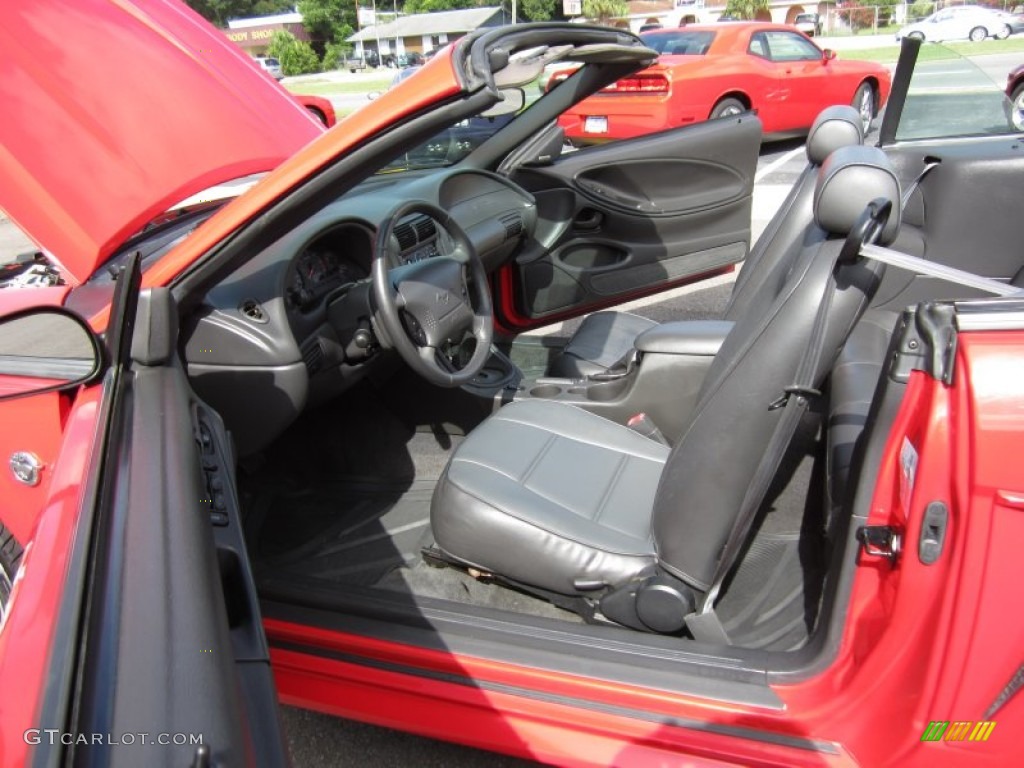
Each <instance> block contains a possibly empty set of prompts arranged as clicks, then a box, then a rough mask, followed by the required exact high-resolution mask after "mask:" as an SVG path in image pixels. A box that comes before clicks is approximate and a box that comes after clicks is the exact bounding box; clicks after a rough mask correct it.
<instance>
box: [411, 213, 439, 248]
mask: <svg viewBox="0 0 1024 768" xmlns="http://www.w3.org/2000/svg"><path fill="white" fill-rule="evenodd" d="M412 225H413V227H415V228H416V235H417V236H418V237H419V240H420V242H421V243H422V242H423V241H424V240H429V239H430V238H432V237H434V236H435V235H437V225H436V224H435V223H434V220H433V219H432V218H430V217H429V216H420V217H419V218H418V219H416V220H415V221H414V222H413V223H412Z"/></svg>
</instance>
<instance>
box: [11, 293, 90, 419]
mask: <svg viewBox="0 0 1024 768" xmlns="http://www.w3.org/2000/svg"><path fill="white" fill-rule="evenodd" d="M102 362H103V351H102V349H101V347H100V343H99V339H98V338H97V337H96V335H95V334H94V333H93V332H92V329H91V328H89V326H88V325H87V324H86V323H85V321H84V320H82V319H81V318H80V317H78V316H77V315H74V314H72V313H71V312H68V311H67V310H65V309H61V308H59V307H35V308H33V309H30V310H27V311H24V312H17V313H15V314H13V315H8V316H7V317H4V318H0V400H9V399H12V398H15V397H25V396H27V395H36V394H40V393H42V392H52V391H57V390H63V389H72V388H74V387H77V386H79V385H80V384H85V383H87V382H90V381H92V380H93V379H95V378H96V376H97V375H98V374H99V373H100V371H101V370H102Z"/></svg>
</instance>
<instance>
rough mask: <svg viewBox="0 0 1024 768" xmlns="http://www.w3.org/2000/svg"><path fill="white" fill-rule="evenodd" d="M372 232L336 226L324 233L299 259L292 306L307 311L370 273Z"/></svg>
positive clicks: (291, 280) (289, 293)
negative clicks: (329, 295)
mask: <svg viewBox="0 0 1024 768" xmlns="http://www.w3.org/2000/svg"><path fill="white" fill-rule="evenodd" d="M370 248H371V245H370V234H369V233H368V232H367V231H366V230H365V229H364V228H363V227H361V226H356V225H348V226H341V227H336V228H335V229H332V230H329V231H328V232H325V233H323V234H321V235H320V236H319V237H317V238H316V239H314V240H313V241H312V242H310V243H309V244H308V245H307V246H306V247H305V248H303V249H302V250H301V251H300V252H299V255H298V256H297V257H296V258H295V261H294V263H293V265H292V268H291V271H290V272H289V276H288V284H287V286H286V290H285V300H286V302H287V304H288V307H289V308H290V309H298V310H300V311H303V312H307V311H309V310H311V309H313V308H314V307H316V306H318V305H319V304H320V303H321V301H322V300H323V299H324V297H325V296H327V295H328V294H330V293H331V292H333V291H334V290H335V289H336V288H340V287H341V286H344V285H349V284H351V283H356V282H359V281H360V280H363V279H365V278H366V277H368V276H369V274H370Z"/></svg>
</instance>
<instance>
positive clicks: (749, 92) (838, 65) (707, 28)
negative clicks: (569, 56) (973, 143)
mask: <svg viewBox="0 0 1024 768" xmlns="http://www.w3.org/2000/svg"><path fill="white" fill-rule="evenodd" d="M640 37H641V39H643V41H644V42H645V43H646V44H647V45H648V46H650V47H651V48H652V49H654V50H655V51H657V52H658V53H659V56H658V60H657V62H656V63H655V64H654V65H653V66H651V67H648V68H647V69H645V70H643V71H642V72H638V73H636V74H634V75H630V76H629V77H626V78H623V79H622V80H620V81H618V82H617V83H614V84H612V85H610V86H608V87H607V88H605V89H604V90H603V91H601V92H600V93H599V94H597V95H595V96H591V97H590V98H589V99H586V100H585V101H583V102H581V103H579V104H577V105H576V106H575V107H573V108H572V109H571V110H569V111H568V112H567V113H566V114H564V115H563V116H562V117H561V118H560V119H559V125H561V126H562V127H563V128H564V129H565V134H566V136H567V137H568V138H570V139H571V140H572V141H574V142H580V143H599V142H602V141H607V140H609V139H622V138H628V137H631V136H639V135H642V134H645V133H652V132H654V131H661V130H666V129H668V128H674V127H677V126H681V125H691V124H693V123H699V122H701V121H703V120H708V119H715V118H718V117H725V116H729V115H737V114H740V113H741V112H745V111H747V110H756V111H757V114H758V117H760V118H761V121H762V123H763V124H764V130H765V133H769V134H780V135H781V134H788V133H799V132H801V131H806V130H807V129H808V128H809V127H810V125H811V123H812V122H813V120H814V118H815V117H816V116H817V114H818V113H819V112H820V111H821V110H822V109H823V108H825V107H827V106H829V105H832V104H853V105H854V106H856V107H857V109H858V110H859V111H860V113H861V117H862V120H863V123H864V125H865V127H867V126H868V125H870V123H871V121H872V120H873V119H874V117H875V115H877V114H878V112H879V110H880V109H881V108H882V107H883V106H884V105H885V102H886V99H887V98H888V96H889V83H890V76H889V70H888V69H887V68H886V67H884V66H882V65H880V64H875V63H873V62H866V61H841V60H839V59H837V58H836V55H835V53H834V52H833V51H831V50H822V49H821V48H819V47H818V46H817V45H815V44H814V43H813V42H812V41H810V40H808V39H807V37H805V36H804V35H803V34H801V33H799V32H797V31H795V30H794V29H793V28H792V27H789V26H783V25H778V24H763V23H760V22H739V21H737V22H730V23H728V24H708V25H696V24H694V25H689V26H687V27H685V28H681V29H662V30H658V31H656V32H645V33H643V34H642V35H641V36H640ZM570 74H571V72H569V71H568V70H566V71H563V72H560V73H556V74H555V75H553V76H552V78H551V80H550V81H549V84H548V87H551V85H552V84H557V83H558V82H559V80H562V79H565V78H566V77H568V76H570Z"/></svg>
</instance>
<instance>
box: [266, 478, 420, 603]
mask: <svg viewBox="0 0 1024 768" xmlns="http://www.w3.org/2000/svg"><path fill="white" fill-rule="evenodd" d="M433 490H434V482H433V481H432V480H430V481H427V480H421V481H413V482H412V483H401V484H400V483H387V482H380V483H374V482H366V481H358V480H351V481H345V480H340V481H335V482H328V483H319V484H317V486H316V487H315V488H311V489H279V490H276V491H275V490H270V491H266V492H264V493H263V494H261V497H260V501H259V503H258V504H257V505H256V506H257V509H254V510H253V511H252V514H250V516H249V520H248V523H247V526H246V527H247V532H248V533H249V540H250V548H251V550H252V555H253V559H254V561H255V570H256V574H257V577H259V575H260V574H261V573H263V572H268V571H271V570H272V571H273V572H274V573H275V575H278V576H280V575H282V574H285V573H291V574H296V575H301V576H308V577H314V578H320V579H329V580H331V581H338V582H343V583H348V584H358V585H362V586H372V585H373V584H375V583H376V582H378V581H379V580H380V579H381V578H382V577H383V576H384V575H385V574H387V573H388V572H389V571H391V570H392V569H394V568H398V567H401V566H411V565H412V564H414V563H415V562H416V561H418V560H419V553H420V548H421V547H422V546H423V544H424V543H427V540H429V531H430V497H431V495H432V494H433Z"/></svg>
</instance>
